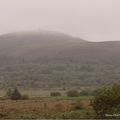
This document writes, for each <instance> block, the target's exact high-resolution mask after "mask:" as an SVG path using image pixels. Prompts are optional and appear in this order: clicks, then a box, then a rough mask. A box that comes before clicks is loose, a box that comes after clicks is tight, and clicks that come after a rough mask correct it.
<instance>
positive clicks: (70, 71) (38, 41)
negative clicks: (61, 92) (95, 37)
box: [0, 31, 120, 88]
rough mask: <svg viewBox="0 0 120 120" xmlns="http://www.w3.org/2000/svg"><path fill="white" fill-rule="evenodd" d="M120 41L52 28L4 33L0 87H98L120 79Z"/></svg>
mask: <svg viewBox="0 0 120 120" xmlns="http://www.w3.org/2000/svg"><path fill="white" fill-rule="evenodd" d="M119 52H120V42H119V41H111V42H89V41H86V40H83V39H81V38H77V37H73V36H70V35H66V34H62V33H59V32H51V31H37V32H36V31H34V32H18V33H9V34H4V35H1V36H0V65H1V68H0V87H3V88H5V87H8V86H14V85H15V86H19V87H33V88H34V87H35V88H37V87H38V88H39V87H50V88H51V87H63V86H64V87H67V86H72V87H73V86H75V87H76V86H96V85H104V84H107V85H108V84H113V83H116V82H117V83H118V82H120V80H119V78H120V75H119V70H120V67H119V66H120V54H119Z"/></svg>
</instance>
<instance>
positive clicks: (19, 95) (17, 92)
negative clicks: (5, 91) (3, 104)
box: [10, 88, 22, 100]
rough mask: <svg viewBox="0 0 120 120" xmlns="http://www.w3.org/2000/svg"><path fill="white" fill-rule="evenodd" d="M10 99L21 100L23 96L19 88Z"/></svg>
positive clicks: (15, 89)
mask: <svg viewBox="0 0 120 120" xmlns="http://www.w3.org/2000/svg"><path fill="white" fill-rule="evenodd" d="M10 98H11V100H21V99H22V95H21V93H20V92H19V90H18V89H17V88H14V90H13V92H12V94H11V97H10Z"/></svg>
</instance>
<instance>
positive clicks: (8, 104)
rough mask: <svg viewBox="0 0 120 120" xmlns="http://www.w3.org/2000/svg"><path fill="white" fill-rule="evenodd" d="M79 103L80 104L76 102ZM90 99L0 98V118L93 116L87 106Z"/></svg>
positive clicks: (73, 117) (74, 117)
mask: <svg viewBox="0 0 120 120" xmlns="http://www.w3.org/2000/svg"><path fill="white" fill-rule="evenodd" d="M78 103H80V104H78ZM89 103H90V100H88V99H86V100H85V99H84V100H81V101H78V100H77V99H75V98H74V99H66V100H65V99H64V100H63V98H62V99H53V98H52V99H50V98H48V99H47V98H44V99H41V100H40V99H36V100H19V101H11V100H0V118H6V119H7V118H9V119H10V118H11V119H15V118H16V119H18V118H28V119H32V118H49V119H50V118H59V119H60V118H65V119H79V118H93V111H92V109H91V106H89Z"/></svg>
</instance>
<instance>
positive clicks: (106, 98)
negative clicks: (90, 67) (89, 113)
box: [92, 85, 120, 118]
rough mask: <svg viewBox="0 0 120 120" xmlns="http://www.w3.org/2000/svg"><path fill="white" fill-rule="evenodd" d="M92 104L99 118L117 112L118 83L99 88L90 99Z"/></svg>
mask: <svg viewBox="0 0 120 120" xmlns="http://www.w3.org/2000/svg"><path fill="white" fill-rule="evenodd" d="M92 106H93V109H94V110H95V111H96V114H97V116H100V118H106V114H119V113H120V85H113V86H112V87H108V88H103V89H101V90H99V92H97V95H95V97H94V100H93V101H92ZM119 118H120V116H119Z"/></svg>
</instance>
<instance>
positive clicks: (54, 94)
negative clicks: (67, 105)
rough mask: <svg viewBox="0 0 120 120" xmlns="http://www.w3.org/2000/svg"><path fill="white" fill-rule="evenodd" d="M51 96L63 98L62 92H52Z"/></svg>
mask: <svg viewBox="0 0 120 120" xmlns="http://www.w3.org/2000/svg"><path fill="white" fill-rule="evenodd" d="M50 96H52V97H55V96H61V93H60V92H51V93H50Z"/></svg>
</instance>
